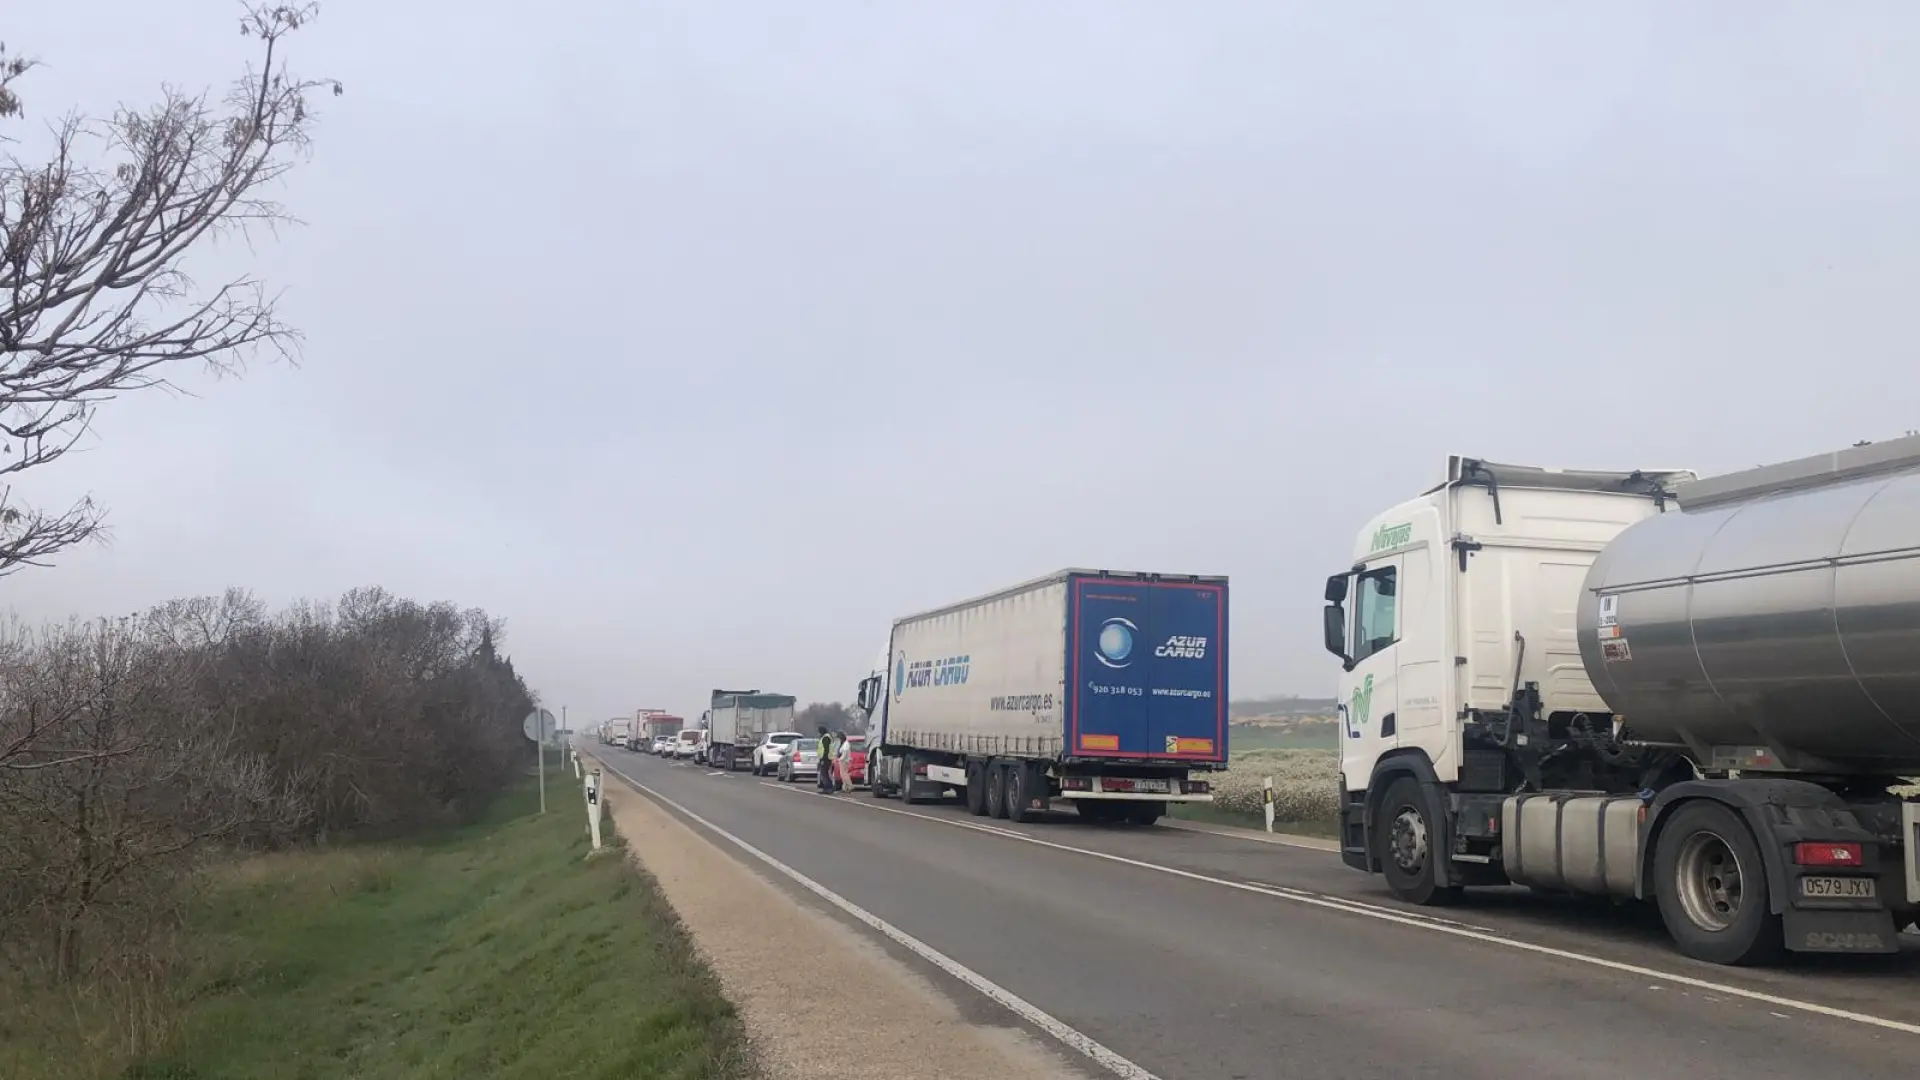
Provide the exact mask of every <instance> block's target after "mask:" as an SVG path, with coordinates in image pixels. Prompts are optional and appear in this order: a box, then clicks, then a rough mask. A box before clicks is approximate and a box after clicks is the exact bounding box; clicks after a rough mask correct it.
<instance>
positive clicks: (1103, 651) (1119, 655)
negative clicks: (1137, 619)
mask: <svg viewBox="0 0 1920 1080" xmlns="http://www.w3.org/2000/svg"><path fill="white" fill-rule="evenodd" d="M1139 632H1140V628H1139V627H1138V626H1135V625H1134V624H1133V623H1131V622H1129V621H1128V620H1126V619H1122V618H1120V617H1119V616H1117V615H1116V616H1114V617H1113V618H1111V619H1108V620H1107V621H1106V622H1104V623H1102V624H1101V626H1100V635H1099V636H1098V637H1096V638H1094V641H1093V658H1094V659H1095V660H1098V661H1100V662H1101V663H1103V664H1105V665H1107V666H1108V667H1110V668H1115V669H1118V668H1123V667H1126V666H1127V665H1128V664H1131V663H1133V635H1135V634H1137V633H1139Z"/></svg>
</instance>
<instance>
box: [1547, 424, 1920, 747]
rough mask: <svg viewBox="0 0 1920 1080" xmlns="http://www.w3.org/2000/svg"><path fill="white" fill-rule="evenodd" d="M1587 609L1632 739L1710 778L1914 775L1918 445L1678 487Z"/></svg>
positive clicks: (1605, 692)
mask: <svg viewBox="0 0 1920 1080" xmlns="http://www.w3.org/2000/svg"><path fill="white" fill-rule="evenodd" d="M1678 506H1679V509H1678V511H1677V512H1676V511H1673V510H1671V509H1670V510H1669V512H1667V513H1664V514H1657V515H1655V516H1653V517H1651V518H1647V519H1645V520H1643V521H1640V522H1637V523H1635V524H1634V525H1632V526H1630V527H1628V528H1627V529H1626V530H1625V531H1623V532H1622V533H1621V534H1620V535H1619V536H1618V537H1616V538H1615V539H1614V540H1613V542H1612V543H1610V544H1608V545H1607V547H1606V548H1605V549H1604V550H1603V551H1602V552H1601V553H1600V556H1599V557H1598V558H1597V559H1595V560H1594V562H1593V565H1592V568H1591V569H1590V570H1589V571H1588V572H1587V578H1586V586H1585V588H1584V589H1583V590H1582V592H1581V596H1580V605H1579V614H1578V619H1579V631H1580V657H1581V660H1582V662H1583V663H1584V665H1585V667H1586V670H1587V676H1588V677H1589V678H1590V679H1592V680H1593V685H1594V687H1595V688H1596V689H1597V690H1598V691H1599V692H1600V696H1601V697H1602V698H1603V699H1604V700H1605V701H1606V702H1607V705H1608V707H1609V708H1611V709H1612V710H1613V711H1614V713H1615V714H1616V715H1617V716H1619V717H1621V718H1622V719H1623V720H1624V723H1625V726H1626V730H1627V733H1628V735H1629V737H1630V738H1634V739H1640V740H1646V741H1650V742H1673V743H1685V744H1687V745H1688V746H1689V747H1691V748H1692V750H1693V752H1694V755H1695V757H1696V760H1699V761H1700V762H1701V763H1702V764H1703V765H1707V766H1708V767H1710V768H1740V769H1748V770H1755V771H1805V772H1835V773H1855V774H1894V775H1915V774H1920V437H1908V438H1904V439H1898V440H1893V441H1890V442H1885V443H1875V444H1872V445H1869V446H1863V447H1856V448H1853V449H1850V450H1844V451H1841V452H1839V453H1836V454H1823V455H1821V456H1819V457H1816V458H1807V459H1804V460H1801V461H1794V462H1787V463H1785V464H1782V465H1775V466H1769V467H1767V468H1762V469H1754V470H1750V471H1747V472H1743V473H1736V474H1733V475H1730V476H1725V477H1715V478H1711V479H1707V480H1701V481H1698V482H1696V483H1692V484H1686V485H1683V486H1682V487H1680V488H1679V489H1678Z"/></svg>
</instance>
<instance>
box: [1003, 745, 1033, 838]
mask: <svg viewBox="0 0 1920 1080" xmlns="http://www.w3.org/2000/svg"><path fill="white" fill-rule="evenodd" d="M1006 800H1007V820H1008V821H1014V822H1018V823H1020V824H1022V825H1025V824H1027V823H1028V822H1031V821H1036V820H1038V819H1039V817H1040V815H1039V813H1038V812H1037V811H1035V810H1034V809H1032V808H1031V807H1030V806H1028V805H1027V804H1028V803H1031V802H1032V801H1033V766H1031V765H1028V764H1027V763H1026V762H1024V761H1016V762H1014V763H1013V764H1011V765H1008V766H1007V781H1006Z"/></svg>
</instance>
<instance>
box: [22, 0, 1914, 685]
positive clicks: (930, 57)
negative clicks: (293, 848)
mask: <svg viewBox="0 0 1920 1080" xmlns="http://www.w3.org/2000/svg"><path fill="white" fill-rule="evenodd" d="M13 7H14V10H10V11H8V13H7V15H6V18H5V20H4V21H0V39H4V40H5V41H7V43H8V44H9V45H11V46H14V47H16V48H19V49H22V50H23V51H26V52H29V53H32V54H35V55H38V56H40V57H42V58H43V59H45V60H46V61H47V62H48V67H47V68H45V69H44V70H42V71H39V72H37V73H35V74H34V75H33V76H32V77H31V79H30V81H29V82H27V83H26V84H25V86H23V88H22V89H23V90H24V91H25V92H26V94H27V96H28V104H29V107H30V108H31V109H32V110H33V117H35V118H42V117H44V116H45V115H46V114H47V113H48V112H50V111H53V110H55V109H56V108H58V107H64V106H65V105H66V104H68V103H75V104H81V105H84V106H86V107H89V108H92V109H99V108H104V107H106V106H108V105H110V104H111V103H112V102H113V101H114V100H116V99H127V100H134V99H145V98H147V97H150V96H151V88H152V87H153V86H155V85H157V84H158V83H159V82H160V81H161V80H163V79H172V80H174V81H177V82H183V83H190V84H195V85H198V84H207V83H222V82H224V81H226V79H227V78H228V77H229V76H230V74H231V73H233V72H234V71H235V70H236V69H237V65H239V64H240V63H242V62H243V61H244V60H245V59H246V58H247V56H248V51H247V48H246V46H247V44H248V43H247V42H246V41H245V40H244V39H242V38H240V37H239V36H238V35H237V34H235V33H234V32H233V30H232V17H231V16H232V13H233V11H234V9H233V6H232V5H231V4H230V3H228V2H227V0H176V2H172V3H167V4H155V3H150V2H148V3H137V2H134V0H67V2H64V3H61V4H52V3H38V4H27V5H24V10H22V7H23V6H22V5H14V6H13ZM1547 7H1562V5H1540V4H1523V3H1518V2H1515V3H1503V4H1495V3H1481V4H1464V5H1461V4H1454V5H1438V4H1414V3H1396V4H1385V3H1381V4H1362V3H1355V2H1342V3H1338V4H1331V3H1291V4H1283V3H1258V2H1249V3H1245V4H1228V3H1216V2H1202V3H1188V4H1175V3H1169V2H1164V0H1162V2H1134V3H1125V2H1116V0H1098V2H1093V0H1088V2H1083V3H1064V2H1062V3H1049V2H1039V0H1006V2H991V0H966V2H964V3H940V4H935V3H919V4H908V3H893V4H887V3H841V2H827V0H810V2H808V3H804V4H801V3H794V2H791V0H784V2H774V0H766V2H756V3H744V2H733V3H728V2H719V0H704V2H701V0H694V2H686V3H659V2H647V3H638V4H623V3H583V2H567V0H560V2H550V3H546V4H541V5H534V6H528V5H524V4H505V3H500V2H498V0H474V2H464V3H458V4H455V3H443V2H432V3H429V2H421V0H408V2H406V3H398V2H392V0H389V2H384V3H378V4H375V3H365V2H360V3H348V2H346V0H330V2H329V3H327V5H326V9H325V10H324V11H323V13H322V16H321V18H320V20H319V21H318V22H317V23H315V24H314V25H313V26H312V27H311V28H310V29H309V30H308V31H304V32H302V33H301V34H299V35H297V36H296V37H295V38H294V39H293V43H292V44H293V47H294V49H295V55H296V57H297V64H298V67H299V69H300V70H301V71H302V72H304V73H306V74H311V75H327V76H332V77H337V78H339V79H341V80H342V81H344V83H345V84H346V88H347V95H346V96H345V97H342V98H338V99H335V98H327V99H326V100H324V101H323V102H321V106H322V108H323V109H324V110H325V112H324V119H323V123H322V127H321V129H320V133H319V142H318V146H317V153H316V156H315V158H314V160H313V161H312V163H311V164H310V165H308V166H306V167H304V168H303V169H302V170H301V171H300V172H299V173H298V174H297V176H296V179H295V180H294V182H293V183H291V184H290V185H289V186H288V188H287V190H286V192H285V198H286V199H287V201H288V202H289V203H290V204H291V205H292V207H293V209H294V210H295V212H296V213H298V214H299V215H300V216H301V217H302V218H303V219H304V220H305V221H306V222H307V223H308V224H307V227H305V228H303V229H300V230H297V231H294V232H291V233H288V234H286V235H284V236H283V237H282V238H280V239H279V240H278V241H277V242H276V241H273V240H272V239H270V238H262V239H261V241H260V243H259V267H260V270H261V272H263V273H264V274H266V275H267V276H268V278H269V280H270V281H272V282H273V283H274V284H276V285H280V286H283V287H285V288H286V289H287V290H288V299H287V301H286V303H285V306H284V308H283V311H284V313H285V314H286V315H287V316H289V317H290V318H291V319H292V321H294V322H295V323H296V324H297V325H299V326H301V327H302V328H303V329H304V330H305V331H306V333H307V337H308V342H307V348H306V353H305V360H304V365H303V366H302V367H301V368H299V369H297V370H296V369H290V368H287V367H284V366H267V365H263V366H259V367H256V368H255V369H254V370H253V371H252V373H251V374H250V376H249V377H248V378H247V379H245V380H244V381H235V382H219V383H212V382H208V381H205V380H197V379H193V380H187V385H188V386H189V387H191V388H192V389H193V390H194V391H195V392H196V393H197V394H199V395H200V396H199V397H198V398H197V399H185V398H168V397H164V396H158V395H148V396H144V397H141V398H137V399H128V400H126V401H123V402H120V403H116V404H114V405H111V406H109V407H108V408H107V410H106V411H105V412H104V414H103V417H102V420H101V422H100V423H99V425H98V427H97V432H98V437H97V438H94V439H91V440H89V442H88V444H87V446H88V451H87V453H85V454H84V455H82V456H78V457H74V458H69V459H68V460H67V461H65V462H63V463H61V464H60V465H58V466H55V467H53V468H51V469H48V470H45V471H44V473H43V474H42V475H37V476H33V477H32V478H31V479H30V480H29V481H28V482H27V483H25V484H23V485H22V490H23V492H24V493H25V494H27V495H28V496H29V497H32V498H36V499H41V500H43V501H48V502H60V501H63V500H65V499H68V498H70V497H72V496H74V495H76V494H79V493H81V492H85V491H91V492H93V493H94V494H95V495H96V496H97V497H99V498H100V499H102V500H103V501H104V502H106V503H107V505H108V506H109V507H110V508H111V518H110V520H111V524H112V526H113V528H114V532H115V540H114V543H113V544H112V545H111V546H108V547H97V548H90V549H87V550H83V551H80V552H76V553H73V554H70V555H69V556H67V557H66V558H64V559H63V560H62V561H61V562H60V564H59V566H58V567H57V568H55V569H53V570H41V571H31V570H30V571H27V572H24V573H22V574H21V575H19V576H16V577H14V578H11V579H9V580H7V581H6V583H5V584H4V586H0V588H4V589H5V591H6V593H7V595H8V597H9V599H10V601H11V603H12V604H13V605H14V606H16V607H17V608H18V609H19V610H21V611H23V612H25V613H27V614H30V615H35V616H40V615H47V616H64V615H65V614H67V613H68V612H79V613H82V614H92V613H98V612H102V611H119V610H132V609H134V608H136V607H139V606H143V605H145V604H148V603H152V602H157V601H160V600H162V599H165V598H167V597H170V596H174V595H180V594H188V593H204V592H212V591H217V590H219V589H221V588H223V587H225V586H227V585H229V584H240V585H246V586H249V587H252V588H254V589H255V590H256V591H257V592H258V593H260V594H261V595H262V596H264V597H266V598H267V599H269V600H271V601H274V602H276V603H278V602H283V601H285V600H287V599H290V598H292V597H295V596H303V595H305V596H318V597H322V598H330V597H332V596H335V595H337V594H338V593H339V592H340V591H341V590H343V589H346V588H348V587H351V586H353V585H357V584H363V583H378V584H382V585H385V586H387V587H388V588H390V589H392V590H394V591H396V592H399V593H402V594H406V595H410V596H414V597H418V598H424V599H434V598H446V599H453V600H457V601H459V602H462V603H466V604H478V605H483V606H485V607H486V608H488V609H489V610H491V611H493V612H494V613H496V614H498V615H501V616H504V617H505V618H506V619H507V620H508V621H509V624H510V628H509V632H510V635H511V640H510V643H509V647H510V650H511V652H512V653H513V655H514V657H515V659H516V660H517V661H518V662H519V663H520V665H521V669H522V671H523V672H524V673H525V674H526V676H527V677H528V679H529V681H530V682H531V683H533V684H534V686H535V687H536V689H537V690H538V691H539V692H540V693H541V694H542V695H543V696H544V697H545V698H546V700H547V701H548V702H549V703H550V704H552V705H554V706H556V707H557V706H559V705H562V704H566V705H569V706H571V708H572V716H573V718H574V719H575V720H576V721H581V720H586V721H591V720H598V719H604V718H605V717H606V716H608V715H612V714H615V713H622V712H630V711H631V710H632V709H633V708H635V707H636V706H641V705H647V706H656V705H657V706H661V707H668V708H673V709H676V710H679V711H683V712H689V713H695V714H697V712H698V710H699V708H700V707H701V706H700V702H701V700H702V698H703V696H704V693H705V690H706V689H707V688H708V687H710V686H715V685H723V684H724V685H741V684H751V685H757V686H760V687H763V688H767V689H773V690H782V691H786V692H791V693H794V694H798V695H800V696H801V698H802V699H803V700H806V699H811V698H830V697H831V698H845V697H847V696H849V694H850V693H851V691H852V688H853V684H854V681H855V680H856V679H857V678H858V676H859V675H860V674H862V673H863V671H864V669H865V667H866V666H867V664H868V663H869V662H870V661H871V660H872V658H873V657H874V655H875V654H876V653H877V651H878V650H879V649H880V647H881V645H882V644H883V643H884V634H885V632H886V627H887V621H888V619H889V618H890V617H892V616H894V615H899V614H905V613H908V612H910V611H913V610H917V609H919V608H922V607H926V606H930V605H933V604H937V603H942V602H945V601H948V600H953V599H958V598H960V597H963V596H967V595H971V594H973V593H975V592H979V591H983V590H986V589H989V588H992V587H996V586H999V585H1002V584H1007V583H1011V582H1013V581H1017V580H1021V579H1024V578H1026V577H1030V576H1034V575H1037V574H1040V573H1044V572H1046V571H1049V570H1052V569H1056V568H1058V567H1060V566H1065V565H1097V566H1110V567H1117V568H1136V569H1154V570H1165V571H1176V572H1204V573H1225V574H1229V575H1231V576H1232V578H1233V583H1234V598H1233V603H1234V607H1233V635H1234V640H1233V659H1234V665H1233V671H1232V680H1233V685H1234V689H1235V692H1236V696H1241V695H1246V694H1253V693H1260V692H1270V691H1299V692H1324V691H1329V690H1330V689H1331V687H1332V684H1333V680H1334V674H1335V668H1334V666H1333V664H1332V663H1331V661H1330V660H1329V659H1328V658H1327V657H1326V656H1325V655H1324V654H1323V653H1321V652H1320V651H1319V646H1318V636H1319V615H1318V611H1317V608H1318V605H1319V600H1318V592H1319V587H1320V582H1321V581H1322V579H1323V578H1324V576H1325V575H1326V574H1327V573H1329V572H1330V571H1332V570H1335V569H1338V568H1339V567H1340V566H1342V565H1343V564H1344V562H1345V561H1346V556H1347V551H1348V545H1349V543H1350V542H1351V539H1352V535H1353V533H1354V531H1355V530H1356V529H1357V528H1358V527H1359V526H1360V524H1361V523H1362V522H1363V521H1364V520H1365V519H1366V518H1367V517H1368V516H1369V515H1371V514H1373V513H1375V512H1377V511H1378V510H1381V509H1384V508H1385V507H1386V506H1387V505H1389V504H1391V503H1393V502H1395V501H1397V500H1399V499H1401V498H1403V497H1405V496H1407V495H1410V494H1412V493H1414V492H1415V491H1417V490H1418V489H1420V488H1423V487H1425V486H1426V485H1428V484H1430V483H1431V482H1432V481H1433V480H1434V479H1436V477H1437V475H1438V472H1439V470H1440V468H1441V467H1442V465H1443V463H1444V457H1445V455H1446V454H1448V453H1449V452H1464V453H1473V454H1480V455H1485V456H1489V457H1495V458H1499V459H1503V460H1515V461H1527V462H1537V463H1541V464H1560V465H1569V466H1589V467H1633V466H1645V465H1654V466H1662V467H1690V468H1695V469H1699V470H1701V471H1702V472H1712V471H1720V470H1724V469H1727V468H1736V467H1741V466H1745V465H1750V464H1755V463H1758V462H1761V461H1771V460H1778V459H1782V458H1789V457H1795V456H1799V455H1802V454H1806V453H1813V452H1818V451H1821V450H1827V449H1833V448H1836V447H1838V446H1841V445H1844V444H1846V443H1848V442H1851V441H1853V440H1855V439H1858V438H1881V437H1887V436H1892V435H1897V434H1899V433H1901V432H1902V431H1904V430H1906V429H1907V428H1909V427H1913V426H1920V423H1917V422H1916V417H1920V410H1917V409H1916V405H1917V404H1920V384H1916V382H1915V380H1914V377H1913V372H1914V370H1915V367H1914V353H1915V351H1916V348H1915V342H1914V336H1915V335H1914V322H1915V319H1916V318H1917V317H1920V306H1916V305H1915V304H1914V303H1913V301H1912V298H1911V297H1912V289H1913V286H1914V283H1915V282H1916V281H1920V237H1916V226H1920V204H1916V202H1915V199H1914V189H1915V180H1916V179H1920V145H1917V140H1920V124H1916V122H1915V117H1916V116H1920V50H1917V48H1916V46H1917V45H1920V41H1917V36H1920V8H1915V7H1914V6H1913V5H1912V4H1910V3H1908V4H1900V3H1884V4H1868V3H1857V4H1848V5H1831V4H1815V3H1806V4H1795V5H1785V4H1766V3H1693V4H1686V5H1677V4H1667V3H1651V2H1649V3H1639V4H1629V3H1615V4H1608V5H1599V6H1596V5H1587V7H1588V8H1589V10H1590V11H1598V9H1599V8H1600V7H1604V8H1605V9H1606V10H1605V12H1604V13H1602V14H1592V13H1589V14H1584V15H1581V16H1579V17H1577V18H1576V17H1558V16H1551V15H1547V14H1545V13H1544V9H1545V8H1547ZM240 254H241V253H239V252H232V253H228V252H222V253H220V254H219V255H217V256H216V257H215V258H213V259H210V260H203V262H202V263H201V264H199V265H200V266H201V267H202V268H203V276H204V277H206V278H208V279H211V278H213V277H215V276H218V273H219V271H220V270H221V269H223V268H224V267H225V266H226V265H229V260H231V259H236V258H238V257H239V255H240Z"/></svg>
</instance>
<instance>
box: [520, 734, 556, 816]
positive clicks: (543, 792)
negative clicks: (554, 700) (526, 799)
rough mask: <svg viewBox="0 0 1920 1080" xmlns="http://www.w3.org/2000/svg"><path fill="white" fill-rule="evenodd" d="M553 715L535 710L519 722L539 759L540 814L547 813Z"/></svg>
mask: <svg viewBox="0 0 1920 1080" xmlns="http://www.w3.org/2000/svg"><path fill="white" fill-rule="evenodd" d="M553 729H554V722H553V714H552V713H550V712H548V711H547V710H545V709H541V708H535V709H534V710H533V711H532V712H530V713H528V714H527V718H526V719H525V720H522V721H521V722H520V730H521V731H523V732H525V733H526V736H527V738H529V739H532V740H533V749H534V753H535V754H537V755H538V756H539V758H540V766H539V768H540V812H541V813H543V814H544V813H546V812H547V740H549V739H551V738H553Z"/></svg>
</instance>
